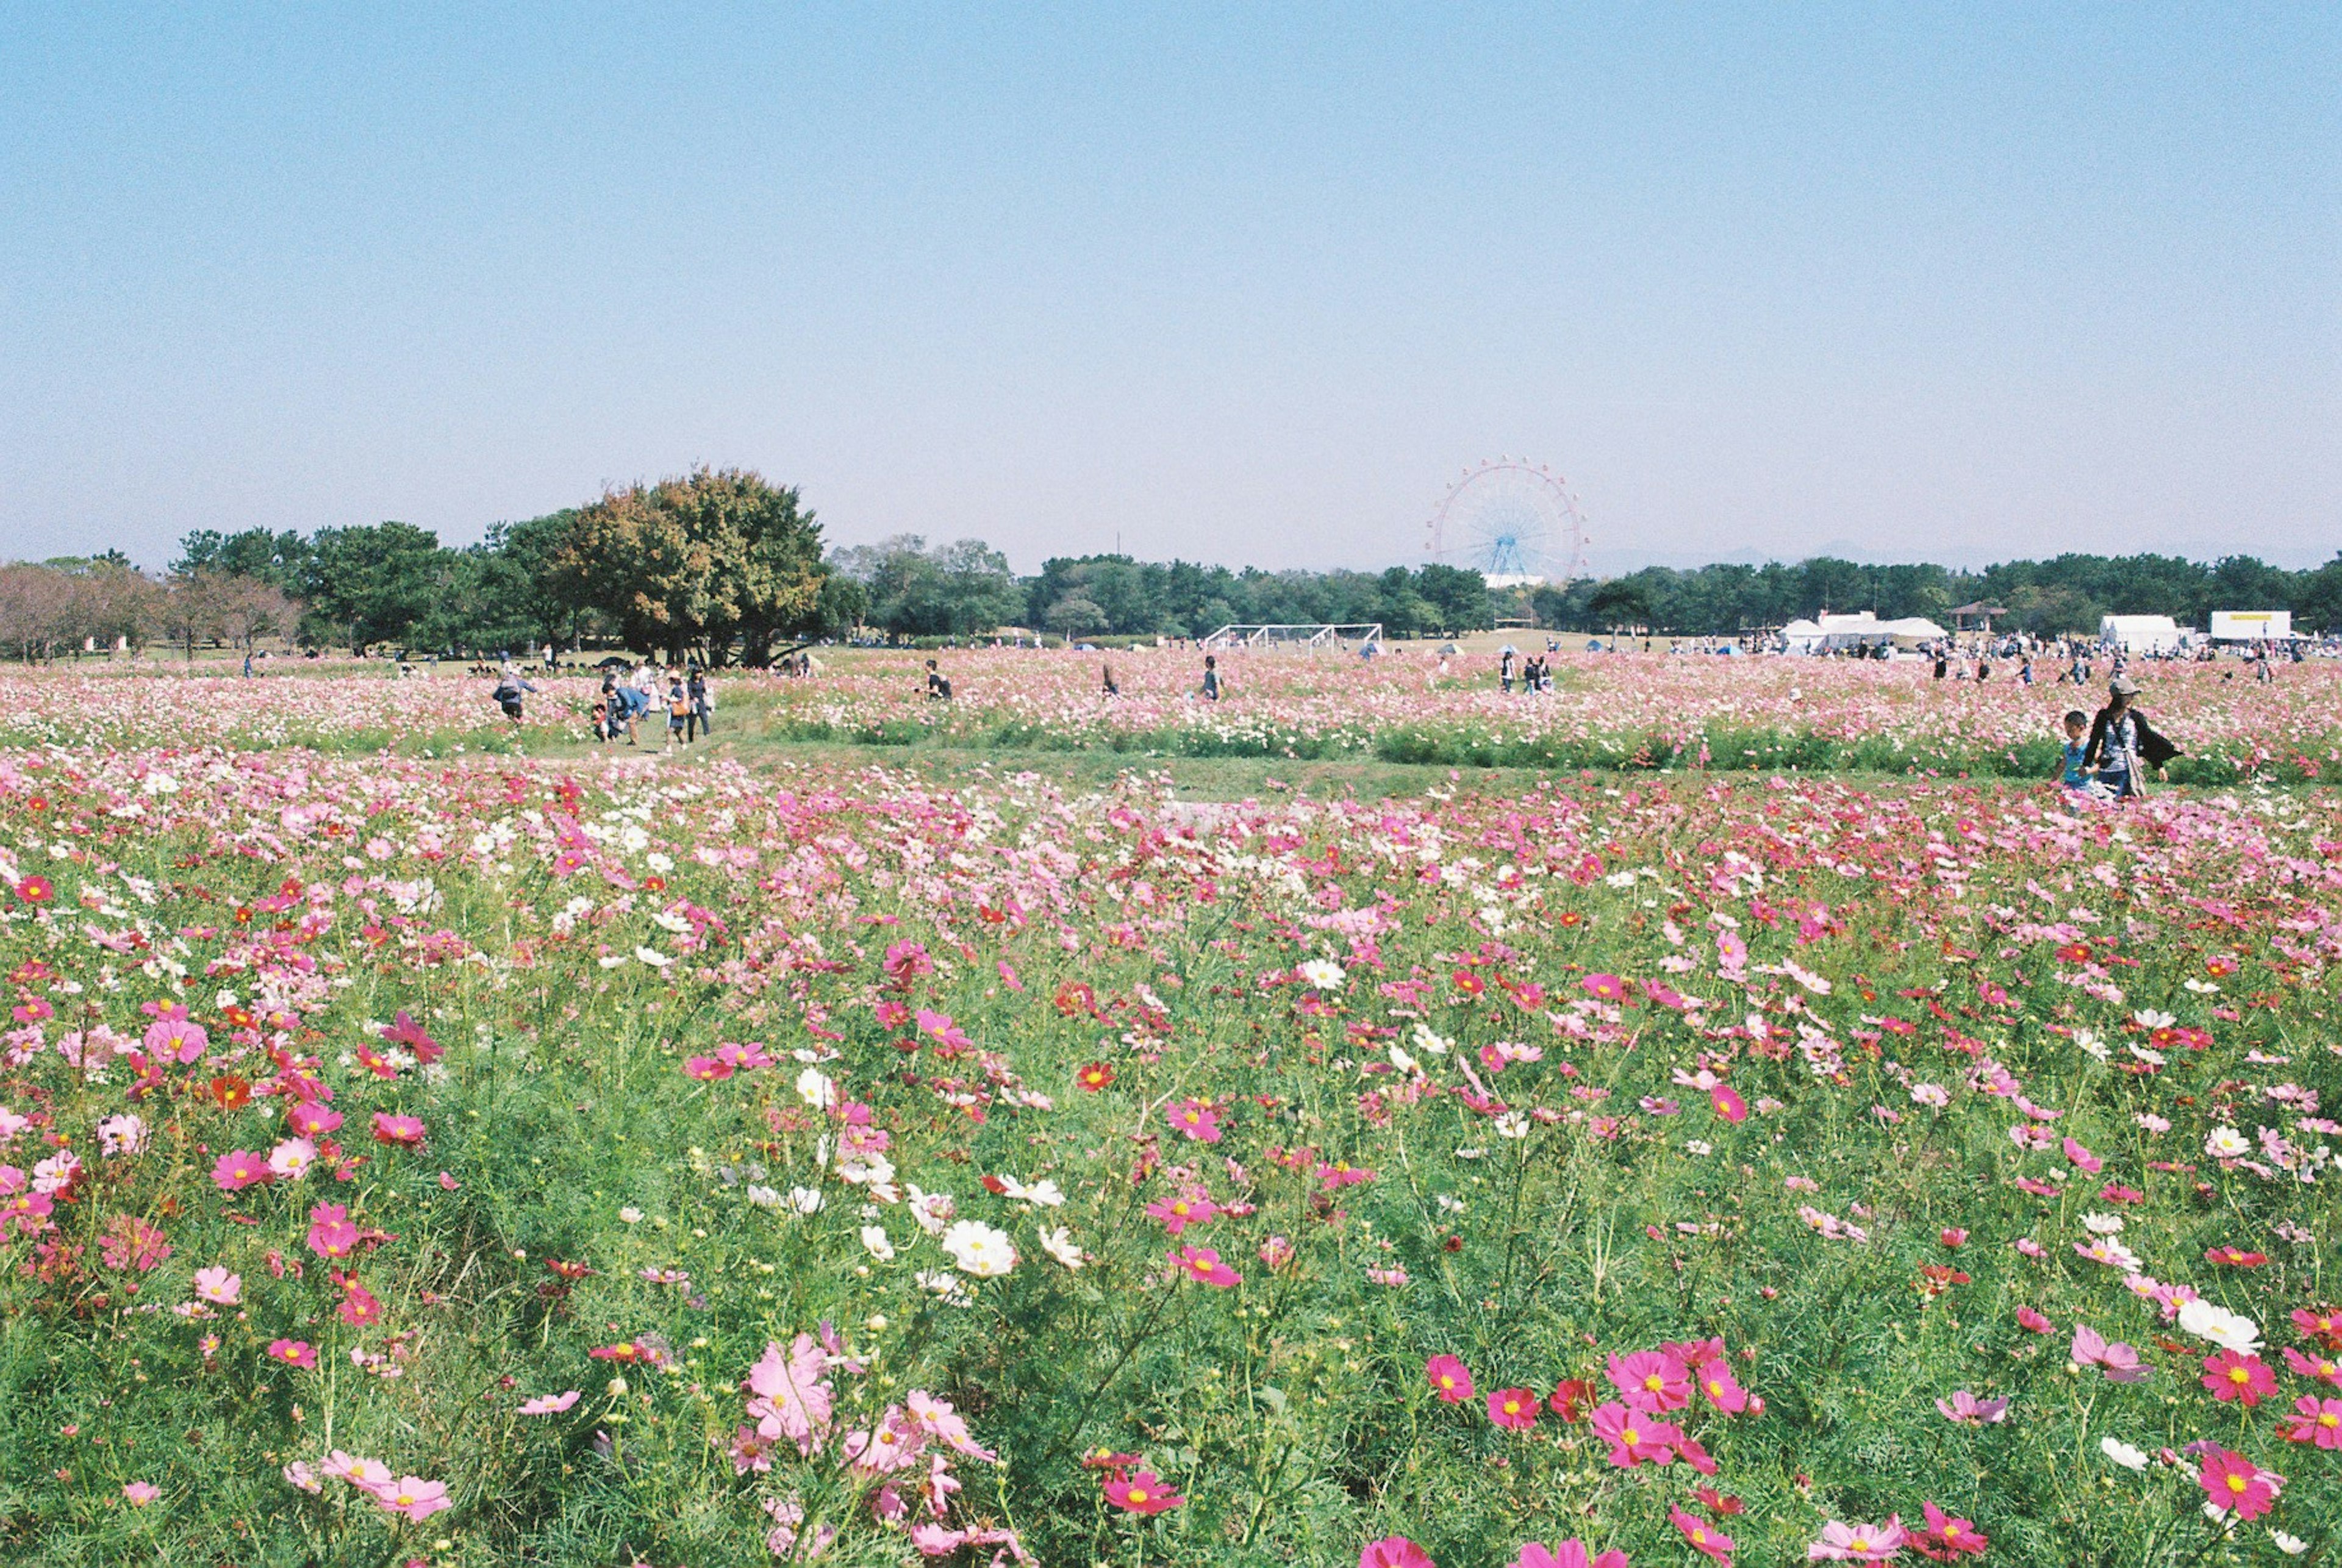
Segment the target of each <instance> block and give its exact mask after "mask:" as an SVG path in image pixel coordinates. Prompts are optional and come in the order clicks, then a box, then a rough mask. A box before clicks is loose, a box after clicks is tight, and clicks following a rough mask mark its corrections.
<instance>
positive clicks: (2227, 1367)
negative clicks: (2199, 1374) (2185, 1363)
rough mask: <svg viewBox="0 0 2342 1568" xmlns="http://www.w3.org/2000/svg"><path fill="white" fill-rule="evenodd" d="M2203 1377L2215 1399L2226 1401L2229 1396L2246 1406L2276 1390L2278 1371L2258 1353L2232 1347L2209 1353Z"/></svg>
mask: <svg viewBox="0 0 2342 1568" xmlns="http://www.w3.org/2000/svg"><path fill="white" fill-rule="evenodd" d="M2201 1381H2202V1382H2203V1384H2204V1386H2205V1387H2206V1388H2208V1389H2210V1390H2211V1391H2212V1397H2213V1398H2214V1399H2217V1400H2218V1401H2220V1402H2221V1403H2224V1404H2225V1403H2228V1402H2229V1401H2230V1400H2236V1401H2240V1402H2241V1403H2243V1404H2244V1407H2245V1408H2246V1409H2247V1410H2250V1409H2251V1408H2252V1407H2253V1406H2255V1405H2257V1404H2258V1403H2260V1402H2261V1401H2262V1400H2264V1399H2267V1397H2268V1396H2269V1395H2271V1394H2273V1393H2276V1392H2277V1373H2274V1372H2272V1371H2271V1370H2269V1364H2268V1363H2267V1362H2265V1361H2263V1360H2262V1359H2261V1358H2260V1357H2258V1356H2257V1355H2239V1354H2237V1353H2236V1352H2235V1351H2233V1350H2224V1351H2222V1352H2221V1353H2219V1354H2217V1355H2207V1356H2206V1357H2205V1358H2204V1376H2203V1378H2202V1380H2201Z"/></svg>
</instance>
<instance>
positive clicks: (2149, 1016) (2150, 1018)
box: [2130, 1007, 2179, 1029]
mask: <svg viewBox="0 0 2342 1568" xmlns="http://www.w3.org/2000/svg"><path fill="white" fill-rule="evenodd" d="M2130 1021H2131V1022H2132V1023H2134V1024H2137V1025H2138V1026H2139V1027H2140V1028H2142V1029H2168V1028H2170V1027H2171V1026H2172V1025H2173V1024H2177V1023H2178V1022H2179V1020H2178V1019H2177V1018H2174V1017H2173V1016H2172V1015H2171V1014H2168V1013H2157V1011H2156V1010H2155V1009H2154V1008H2152V1007H2142V1008H2140V1009H2139V1010H2138V1011H2137V1012H2136V1013H2134V1014H2131V1016H2130Z"/></svg>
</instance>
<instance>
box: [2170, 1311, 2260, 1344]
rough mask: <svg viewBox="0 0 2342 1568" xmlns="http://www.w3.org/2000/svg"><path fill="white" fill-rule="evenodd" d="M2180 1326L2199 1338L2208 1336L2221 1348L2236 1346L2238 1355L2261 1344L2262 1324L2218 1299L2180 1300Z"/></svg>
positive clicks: (2207, 1337)
mask: <svg viewBox="0 0 2342 1568" xmlns="http://www.w3.org/2000/svg"><path fill="white" fill-rule="evenodd" d="M2179 1326H2180V1327H2181V1328H2183V1329H2185V1330H2187V1332H2188V1333H2192V1334H2194V1335H2195V1336H2196V1337H2197V1339H2208V1340H2210V1341H2211V1342H2212V1343H2214V1344H2217V1345H2218V1346H2219V1347H2220V1348H2221V1349H2222V1350H2233V1351H2235V1352H2236V1353H2237V1354H2238V1355H2250V1354H2252V1353H2255V1352H2256V1351H2257V1350H2259V1349H2260V1348H2261V1331H2260V1328H2259V1326H2258V1325H2257V1324H2256V1323H2254V1322H2253V1320H2252V1319H2250V1318H2248V1317H2246V1316H2244V1315H2243V1314H2241V1313H2232V1312H2230V1311H2229V1310H2228V1309H2227V1307H2224V1306H2221V1305H2219V1304H2218V1303H2216V1302H2207V1301H2205V1300H2202V1299H2201V1298H2198V1299H2197V1300H2195V1301H2192V1302H2183V1303H2180V1307H2179Z"/></svg>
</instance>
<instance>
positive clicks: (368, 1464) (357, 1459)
mask: <svg viewBox="0 0 2342 1568" xmlns="http://www.w3.org/2000/svg"><path fill="white" fill-rule="evenodd" d="M318 1468H319V1469H320V1470H321V1471H323V1472H324V1473H325V1474H327V1475H330V1476H333V1477H335V1479H336V1480H341V1481H346V1482H348V1483H350V1484H351V1485H352V1486H355V1487H356V1488H357V1489H358V1490H359V1491H361V1492H373V1493H379V1492H380V1491H381V1490H382V1489H383V1488H384V1487H385V1486H388V1485H390V1484H391V1483H392V1482H393V1481H394V1480H395V1479H396V1478H395V1477H394V1476H393V1475H392V1474H391V1473H390V1466H389V1465H387V1464H385V1463H383V1462H382V1461H381V1460H379V1459H367V1458H365V1457H363V1456H361V1455H359V1454H355V1453H343V1452H342V1451H341V1450H340V1449H338V1448H336V1449H335V1450H334V1451H333V1452H332V1453H328V1454H327V1455H325V1463H323V1464H322V1465H320V1466H319V1467H318Z"/></svg>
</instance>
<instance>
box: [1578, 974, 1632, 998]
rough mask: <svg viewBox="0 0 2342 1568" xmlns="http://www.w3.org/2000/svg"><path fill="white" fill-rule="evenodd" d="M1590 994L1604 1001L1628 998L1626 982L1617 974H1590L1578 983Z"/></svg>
mask: <svg viewBox="0 0 2342 1568" xmlns="http://www.w3.org/2000/svg"><path fill="white" fill-rule="evenodd" d="M1577 984H1579V985H1580V986H1581V987H1582V988H1584V990H1585V992H1586V994H1587V995H1588V996H1591V997H1594V998H1596V1000H1597V1001H1602V1002H1621V1001H1624V1000H1625V999H1626V982H1625V981H1623V980H1621V979H1619V978H1618V977H1617V976H1616V975H1615V974H1589V975H1587V976H1586V978H1585V979H1583V980H1581V981H1579V982H1578V983H1577Z"/></svg>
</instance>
